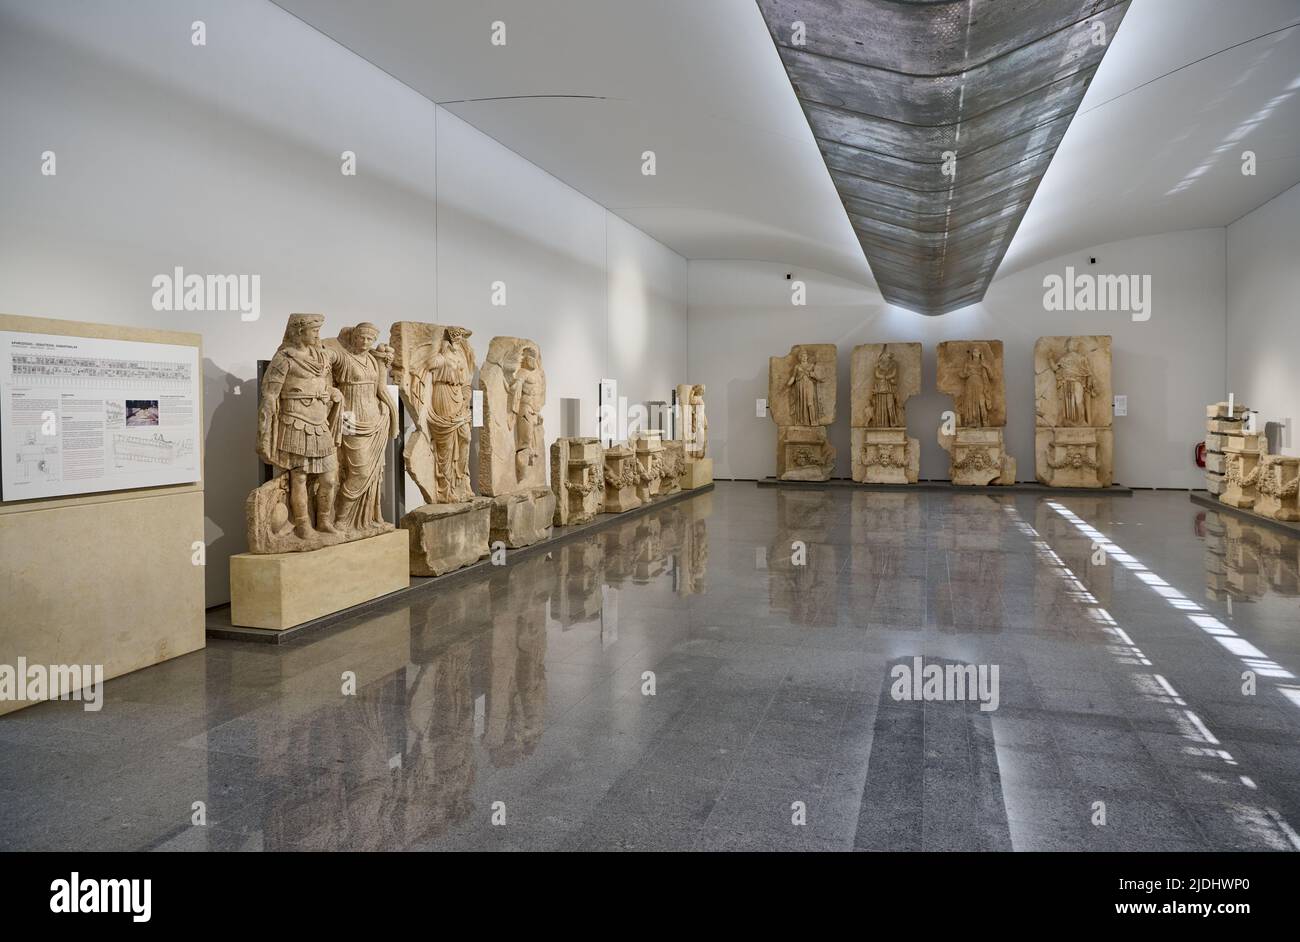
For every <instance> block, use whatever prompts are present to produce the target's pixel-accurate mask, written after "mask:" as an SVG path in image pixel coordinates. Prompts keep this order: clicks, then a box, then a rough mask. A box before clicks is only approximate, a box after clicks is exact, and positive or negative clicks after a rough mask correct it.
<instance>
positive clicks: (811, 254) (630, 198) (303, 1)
mask: <svg viewBox="0 0 1300 942" xmlns="http://www.w3.org/2000/svg"><path fill="white" fill-rule="evenodd" d="M276 2H277V3H278V4H279V6H281V7H283V8H284V9H286V10H288V11H289V12H291V13H293V14H295V15H296V16H298V17H299V18H301V19H302V20H304V21H305V22H307V23H309V24H311V25H312V26H314V27H316V28H317V29H319V30H320V31H321V32H323V33H325V34H327V35H329V36H331V37H333V38H334V39H335V40H337V41H338V42H340V43H341V44H343V45H344V46H346V47H348V48H349V49H351V50H352V51H354V52H356V53H357V54H358V55H361V56H363V57H364V58H366V59H368V60H370V61H371V62H373V63H374V64H375V65H377V66H379V67H380V68H382V69H384V70H385V71H387V72H388V73H390V74H391V75H393V76H394V77H396V78H397V79H399V80H400V81H402V82H404V83H405V84H407V85H409V86H411V87H412V88H414V89H415V90H416V91H418V92H420V93H421V94H423V95H425V96H426V97H428V98H430V99H432V100H433V101H436V102H439V103H441V104H443V105H444V106H445V107H446V108H447V109H448V110H449V111H452V112H453V113H455V114H456V115H458V116H460V117H461V118H464V119H465V120H466V121H468V122H469V123H471V124H473V125H474V126H475V127H477V128H479V129H480V130H482V131H483V132H485V133H486V134H488V135H490V136H492V137H493V138H495V139H497V140H498V141H500V142H501V143H503V144H504V145H506V146H507V147H509V148H510V149H511V150H513V151H515V152H516V153H518V154H520V155H521V156H523V157H525V158H526V159H528V160H530V161H532V162H533V163H535V164H537V165H538V166H540V167H542V168H543V169H545V170H547V171H549V172H550V173H551V174H553V175H554V176H556V177H558V178H559V179H561V180H563V181H564V182H566V183H568V184H569V185H570V186H572V187H574V188H575V189H577V190H579V191H581V192H582V193H585V194H587V195H588V196H590V197H591V198H592V199H594V200H596V201H597V202H599V203H601V204H603V205H605V206H608V207H609V208H610V209H611V210H613V211H614V212H615V213H617V214H618V215H620V216H622V217H623V218H625V219H627V220H628V221H629V222H631V223H632V224H633V225H635V226H637V227H639V228H641V229H643V230H644V231H646V232H647V233H649V234H650V235H652V236H654V237H655V238H656V239H658V240H660V241H661V242H663V243H664V244H666V245H668V246H669V247H671V248H672V249H674V250H675V251H677V252H678V253H680V254H681V255H683V256H685V257H687V258H728V259H758V260H768V261H779V262H782V263H787V264H789V265H791V266H792V267H800V266H804V267H809V268H816V269H820V270H822V271H825V272H828V273H831V274H836V275H840V276H843V277H847V278H850V279H853V280H855V281H859V282H862V283H867V284H870V283H872V277H871V271H870V269H869V268H868V266H867V263H866V259H865V258H864V257H863V255H862V250H861V247H860V246H859V244H858V241H857V239H856V237H855V236H854V234H853V230H852V228H851V227H850V226H849V223H848V219H847V217H846V215H845V212H844V208H843V206H842V204H841V202H840V199H839V196H838V195H837V194H836V192H835V189H834V187H833V186H832V184H831V180H830V177H829V175H828V174H827V172H826V168H825V166H824V164H823V163H822V158H821V154H820V153H819V152H818V150H817V146H816V144H815V143H814V142H813V138H812V134H811V132H810V131H809V129H808V125H807V122H806V120H805V118H804V115H803V112H802V110H801V109H800V107H799V104H798V102H797V101H796V99H795V96H794V92H793V90H792V89H791V88H790V83H789V80H788V79H787V78H786V74H785V70H784V68H783V67H782V65H781V61H780V59H779V58H778V56H777V54H776V50H775V49H774V47H773V45H772V40H771V37H770V36H769V35H768V32H767V27H766V25H765V24H764V22H763V17H762V16H761V14H760V13H759V10H758V6H757V4H756V3H755V2H754V0H493V2H492V3H490V4H484V3H479V2H477V0H434V2H431V0H369V2H367V3H364V4H359V3H356V2H355V0H276ZM494 20H501V21H503V22H504V23H505V24H506V40H507V41H506V44H505V45H504V46H493V45H492V44H491V42H490V41H489V40H490V32H491V23H492V22H493V21H494ZM1288 26H1294V27H1295V28H1292V29H1286V27H1288ZM1278 30H1282V32H1277V31H1278ZM1269 33H1272V34H1273V35H1271V36H1268V35H1265V34H1269ZM1261 36H1262V37H1263V38H1259V39H1256V38H1255V37H1261ZM1252 40H1253V41H1252ZM1243 43H1244V45H1239V44H1243ZM1234 46H1236V47H1237V48H1232V47H1234ZM1224 50H1226V51H1224ZM1207 57H1208V58H1207ZM1170 73H1172V74H1170ZM528 96H596V97H594V98H592V97H581V98H579V97H528ZM475 99H496V100H486V101H485V100H475ZM503 99H504V100H503ZM1247 149H1250V150H1253V151H1254V152H1255V153H1256V155H1257V174H1256V175H1255V176H1253V177H1249V176H1244V175H1242V173H1241V169H1240V168H1241V152H1242V151H1243V150H1247ZM646 150H653V151H654V152H655V155H656V164H657V168H656V169H657V174H656V175H655V176H652V177H648V176H644V175H643V174H642V173H641V154H642V152H643V151H646ZM1297 182H1300V0H1233V2H1224V0H1134V2H1133V4H1132V6H1131V8H1130V10H1129V12H1128V14H1127V16H1126V17H1125V19H1124V23H1123V25H1122V27H1121V28H1120V30H1119V32H1118V35H1117V36H1115V37H1114V38H1113V40H1112V45H1111V48H1110V50H1109V51H1108V52H1107V53H1106V57H1105V59H1104V60H1103V61H1102V65H1101V68H1100V69H1099V70H1098V72H1097V75H1096V78H1095V79H1094V81H1093V84H1092V87H1091V88H1090V89H1089V91H1088V94H1087V96H1086V97H1085V98H1084V101H1083V104H1082V106H1081V107H1080V109H1079V112H1078V114H1077V116H1076V117H1075V119H1074V123H1073V124H1072V125H1071V127H1070V130H1069V132H1068V133H1067V134H1066V136H1065V139H1064V141H1063V142H1062V143H1061V146H1060V149H1059V150H1058V151H1057V154H1056V158H1055V160H1054V161H1053V162H1052V165H1051V167H1050V169H1049V170H1048V172H1047V175H1046V176H1045V177H1044V179H1043V182H1042V185H1041V187H1040V188H1039V191H1038V194H1037V196H1036V197H1035V199H1034V202H1033V204H1032V205H1031V206H1030V208H1029V211H1028V213H1027V214H1026V216H1025V218H1024V221H1023V222H1022V224H1021V226H1020V229H1019V232H1018V233H1017V235H1016V237H1015V240H1014V241H1013V242H1012V244H1011V248H1010V250H1009V251H1008V253H1007V255H1006V258H1005V259H1004V261H1003V264H1002V267H1001V269H1000V270H999V275H1004V274H1007V273H1010V272H1013V271H1016V270H1019V269H1021V268H1024V267H1027V266H1029V265H1033V264H1035V263H1038V262H1041V261H1045V260H1047V259H1050V258H1053V257H1056V256H1057V255H1060V254H1063V253H1065V252H1069V251H1073V250H1079V249H1085V248H1090V247H1093V246H1096V245H1100V244H1103V243H1106V242H1111V241H1115V240H1118V239H1125V238H1131V237H1136V236H1141V235H1150V234H1155V233H1159V232H1168V231H1172V230H1179V229H1195V228H1203V227H1212V226H1223V225H1226V224H1228V223H1230V222H1232V221H1234V220H1236V219H1238V218H1240V217H1241V216H1243V215H1245V214H1246V213H1248V212H1250V211H1251V210H1252V209H1254V208H1255V207H1257V206H1259V205H1261V204H1262V203H1264V202H1267V201H1268V200H1269V199H1271V198H1272V197H1273V196H1276V195H1277V194H1278V193H1280V192H1282V191H1283V190H1285V189H1287V188H1288V187H1290V186H1292V185H1294V184H1295V183H1297Z"/></svg>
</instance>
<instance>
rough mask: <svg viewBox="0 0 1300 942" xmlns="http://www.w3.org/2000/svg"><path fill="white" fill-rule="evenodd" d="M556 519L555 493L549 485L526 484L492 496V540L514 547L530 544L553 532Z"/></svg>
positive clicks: (490, 536)
mask: <svg viewBox="0 0 1300 942" xmlns="http://www.w3.org/2000/svg"><path fill="white" fill-rule="evenodd" d="M554 519H555V494H553V493H552V492H551V489H550V487H548V486H546V485H542V486H541V487H530V488H525V489H524V490H522V491H515V492H514V493H513V494H503V495H501V496H499V497H494V498H492V530H491V533H490V535H489V540H490V541H491V542H492V543H497V542H501V543H504V544H505V545H506V546H509V547H511V548H512V549H513V548H516V547H520V546H529V545H531V544H533V543H538V542H540V541H542V540H545V539H547V538H548V537H549V536H550V535H551V525H552V521H553V520H554Z"/></svg>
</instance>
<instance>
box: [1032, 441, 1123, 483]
mask: <svg viewBox="0 0 1300 942" xmlns="http://www.w3.org/2000/svg"><path fill="white" fill-rule="evenodd" d="M1114 452H1115V432H1114V430H1113V429H1108V428H1088V427H1078V426H1076V427H1051V426H1043V427H1040V428H1036V429H1035V430H1034V473H1035V476H1036V477H1037V478H1038V483H1040V484H1045V485H1047V486H1048V487H1110V485H1111V483H1112V480H1113V477H1114V471H1113V468H1114V463H1115V458H1114Z"/></svg>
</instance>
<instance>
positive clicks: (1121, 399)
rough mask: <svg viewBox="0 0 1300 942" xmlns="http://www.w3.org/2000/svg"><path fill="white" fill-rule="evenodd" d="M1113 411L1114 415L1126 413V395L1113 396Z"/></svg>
mask: <svg viewBox="0 0 1300 942" xmlns="http://www.w3.org/2000/svg"><path fill="white" fill-rule="evenodd" d="M1114 412H1115V414H1116V415H1128V396H1116V397H1115V409H1114Z"/></svg>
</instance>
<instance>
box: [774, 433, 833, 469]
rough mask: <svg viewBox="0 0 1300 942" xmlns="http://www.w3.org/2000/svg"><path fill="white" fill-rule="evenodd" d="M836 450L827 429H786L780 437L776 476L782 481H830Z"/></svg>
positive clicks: (779, 434)
mask: <svg viewBox="0 0 1300 942" xmlns="http://www.w3.org/2000/svg"><path fill="white" fill-rule="evenodd" d="M834 471H835V446H834V445H832V444H831V443H830V442H829V441H827V438H826V426H824V425H785V426H781V427H780V428H778V429H777V433H776V476H777V477H778V478H780V479H781V480H782V481H829V480H830V479H831V474H833V473H834Z"/></svg>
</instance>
